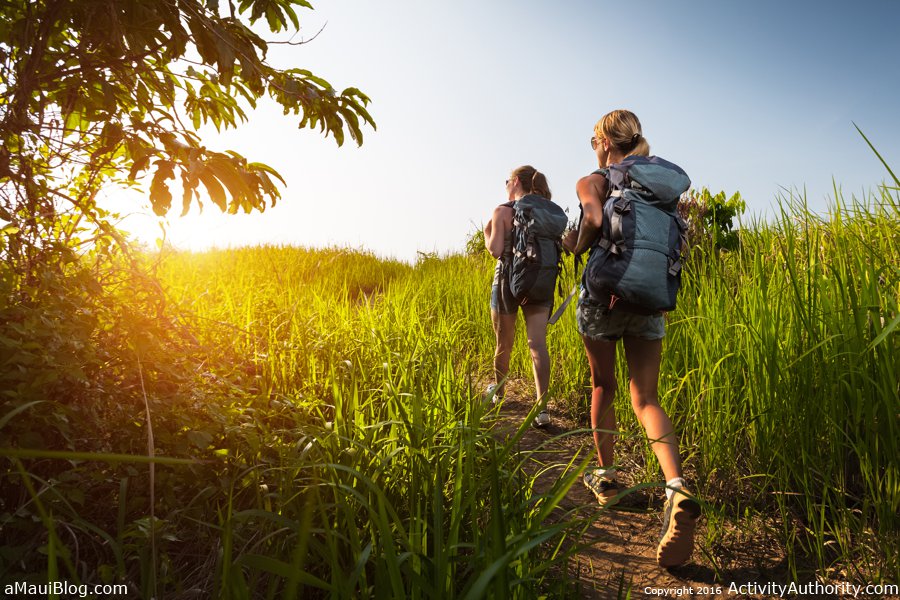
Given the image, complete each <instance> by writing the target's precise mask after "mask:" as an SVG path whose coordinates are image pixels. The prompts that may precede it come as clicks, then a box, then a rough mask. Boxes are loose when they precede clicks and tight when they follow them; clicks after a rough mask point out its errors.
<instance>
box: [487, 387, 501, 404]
mask: <svg viewBox="0 0 900 600" xmlns="http://www.w3.org/2000/svg"><path fill="white" fill-rule="evenodd" d="M499 388H500V386H499V385H497V384H496V383H492V384H491V385H489V386H487V390H486V391H485V392H484V401H485V402H487V401H488V400H490V401H491V404H497V403H498V402H500V401H501V400H503V397H502V396H500V395H498V394H497V390H498V389H499Z"/></svg>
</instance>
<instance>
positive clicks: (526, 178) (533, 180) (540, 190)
mask: <svg viewBox="0 0 900 600" xmlns="http://www.w3.org/2000/svg"><path fill="white" fill-rule="evenodd" d="M513 176H514V177H518V178H519V182H521V184H522V189H523V190H525V192H526V193H528V194H537V195H538V196H542V197H544V198H546V199H547V200H549V199H550V198H551V196H552V194H551V193H550V184H548V183H547V176H546V175H544V174H543V173H541V172H540V171H538V170H537V169H535V168H534V167H532V166H531V165H525V166H523V167H519V168H518V169H516V170H515V171H513Z"/></svg>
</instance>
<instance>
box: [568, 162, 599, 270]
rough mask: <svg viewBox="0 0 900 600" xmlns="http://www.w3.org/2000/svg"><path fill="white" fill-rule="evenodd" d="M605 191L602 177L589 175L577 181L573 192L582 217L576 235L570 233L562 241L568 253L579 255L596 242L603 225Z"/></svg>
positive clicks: (573, 232)
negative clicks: (578, 202)
mask: <svg viewBox="0 0 900 600" xmlns="http://www.w3.org/2000/svg"><path fill="white" fill-rule="evenodd" d="M607 189H608V183H607V181H606V177H603V176H602V175H596V174H591V175H588V176H587V177H582V178H581V179H579V180H578V183H577V184H576V185H575V192H576V193H577V194H578V200H579V201H580V202H581V209H582V211H583V212H584V217H583V218H582V219H581V226H580V227H579V228H578V231H577V234H576V233H575V231H572V232H570V233H569V235H567V236H566V238H565V239H564V240H563V246H564V247H565V249H566V250H568V251H569V252H574V253H575V254H581V253H582V252H585V251H586V250H587V249H589V248H590V247H591V246H592V245H593V244H594V242H595V241H596V239H597V236H598V235H599V234H600V226H601V225H602V224H603V203H604V202H605V201H606V193H607Z"/></svg>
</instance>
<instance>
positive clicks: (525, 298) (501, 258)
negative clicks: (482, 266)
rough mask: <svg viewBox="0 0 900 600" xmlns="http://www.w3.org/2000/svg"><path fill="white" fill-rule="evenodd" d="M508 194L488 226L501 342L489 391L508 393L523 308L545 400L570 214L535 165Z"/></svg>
mask: <svg viewBox="0 0 900 600" xmlns="http://www.w3.org/2000/svg"><path fill="white" fill-rule="evenodd" d="M506 194H507V197H508V199H509V202H506V203H504V204H501V205H500V206H498V207H497V208H495V209H494V213H493V215H492V216H491V220H490V221H489V222H488V223H487V225H485V227H484V245H485V246H486V247H487V249H488V252H490V253H491V256H493V257H494V258H496V259H497V267H496V269H495V270H494V283H493V286H492V288H491V321H492V322H493V325H494V334H495V335H496V338H497V346H496V350H495V352H494V383H493V384H492V385H491V386H489V387H488V391H487V396H488V398H491V399H493V400H494V401H496V400H498V399H502V398H503V394H504V381H505V379H506V376H507V374H508V373H509V358H510V354H511V353H512V348H513V340H514V336H515V333H516V316H517V315H518V312H519V307H521V308H522V314H523V315H524V317H525V329H526V333H527V335H528V349H529V351H530V352H531V363H532V366H533V367H534V386H535V392H536V402H541V400H542V399H543V398H544V395H545V394H546V393H547V388H548V386H549V383H550V356H549V355H548V353H547V321H548V319H549V318H550V312H551V310H552V309H553V293H554V289H555V287H556V278H557V276H558V274H559V260H560V250H561V247H560V238H561V236H562V233H563V230H564V229H565V227H566V223H567V218H566V214H565V212H564V211H563V209H561V208H560V207H559V206H558V205H556V204H555V203H553V202H552V201H551V200H550V197H551V194H550V187H549V186H548V184H547V178H546V177H545V176H544V174H543V173H541V172H539V171H538V170H537V169H535V168H534V167H532V166H530V165H525V166H522V167H519V168H518V169H515V170H514V171H513V172H512V173H511V174H510V176H509V179H507V180H506ZM533 424H534V426H535V427H545V426H547V425H549V424H550V415H549V413H548V412H547V411H546V410H542V411H541V412H540V413H538V415H537V417H535V420H534V423H533Z"/></svg>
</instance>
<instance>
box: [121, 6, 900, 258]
mask: <svg viewBox="0 0 900 600" xmlns="http://www.w3.org/2000/svg"><path fill="white" fill-rule="evenodd" d="M314 6H315V11H303V12H302V13H301V16H302V21H301V25H302V29H301V34H300V37H302V38H304V39H308V38H311V37H312V36H313V35H314V34H315V33H316V32H317V31H318V30H319V29H320V28H321V26H322V25H323V24H325V23H326V22H327V25H325V28H324V30H323V31H322V32H321V34H320V35H319V36H318V37H317V38H316V39H315V40H313V41H312V42H310V43H309V44H305V45H303V46H300V47H287V46H278V47H274V46H273V47H272V50H271V51H270V58H271V60H272V62H273V63H274V64H276V65H279V66H283V67H289V66H296V67H302V68H308V69H311V70H312V71H313V72H314V73H316V74H317V75H320V76H322V77H324V78H325V79H327V80H328V81H329V82H331V84H332V85H334V86H335V87H336V88H338V89H342V88H344V87H348V86H356V87H359V88H361V89H362V90H363V91H364V92H365V93H367V94H368V95H369V96H370V97H371V98H372V103H371V105H370V107H369V108H370V110H371V113H372V115H373V116H374V118H375V120H376V122H377V124H378V130H377V131H372V130H367V131H366V132H365V135H366V139H365V143H364V144H363V146H362V147H361V148H356V147H355V146H353V145H352V142H348V144H347V145H345V147H344V148H337V147H336V145H335V144H334V142H333V141H332V140H331V139H328V140H326V139H324V138H322V137H321V135H320V134H319V133H318V132H315V131H311V130H298V129H296V126H295V120H294V119H293V118H292V117H283V116H282V115H281V113H280V111H278V110H277V109H276V108H274V107H273V106H272V105H271V104H268V103H265V104H263V106H261V108H260V109H258V110H257V111H256V112H255V113H252V114H251V116H250V121H249V123H247V124H245V125H244V126H243V127H241V128H240V129H239V130H237V131H233V132H229V133H227V134H224V135H221V136H220V135H215V132H214V131H211V132H210V131H206V130H204V132H203V135H204V140H205V143H206V144H207V145H208V146H210V147H214V148H217V149H224V148H232V149H235V150H237V151H239V152H241V153H242V154H244V155H245V156H247V157H248V158H251V159H253V160H259V161H262V162H266V163H268V164H270V165H272V166H273V167H275V168H276V169H278V170H279V171H280V172H281V173H282V174H283V175H284V176H285V179H286V180H287V183H288V186H287V188H286V189H284V190H283V194H284V199H283V201H282V202H281V203H279V204H278V206H276V207H275V208H274V209H272V210H269V211H267V212H266V213H265V214H263V215H253V216H249V217H248V216H219V215H217V214H214V213H215V209H214V208H212V207H210V208H209V209H208V210H207V211H206V212H205V214H204V215H202V217H200V218H196V217H195V216H189V217H187V218H185V219H179V218H177V217H176V216H175V215H174V214H173V215H172V217H171V218H170V219H169V230H170V233H169V236H170V239H171V240H172V241H173V242H174V243H175V244H176V245H180V246H182V247H189V248H203V247H208V246H210V245H218V246H220V247H222V246H228V245H242V244H256V243H263V242H276V243H290V244H297V245H306V246H322V245H329V244H333V245H339V246H348V247H353V248H365V249H368V250H372V251H374V252H376V253H377V254H380V255H382V256H394V257H397V258H401V259H405V260H409V259H414V258H415V256H416V251H417V250H421V251H426V252H430V251H437V252H441V253H443V252H449V251H453V250H459V249H461V248H462V246H463V244H464V242H465V239H466V237H467V236H468V235H469V234H470V233H471V232H472V231H474V230H475V228H476V227H478V226H480V225H481V224H482V223H483V222H484V221H485V220H486V219H488V218H489V215H490V213H491V211H492V210H493V207H494V206H496V205H497V204H499V203H500V202H503V201H505V198H504V185H503V184H504V180H505V179H506V177H507V174H508V173H509V171H510V170H512V169H513V168H514V167H516V166H519V165H522V164H532V165H534V166H535V167H537V168H538V169H540V170H541V171H543V172H545V173H546V174H547V176H548V179H549V181H550V186H551V189H552V190H553V193H554V200H556V201H557V202H558V203H559V204H560V205H561V206H563V207H564V208H568V209H569V211H570V214H572V215H573V217H574V215H577V212H578V200H577V198H576V197H575V193H574V188H575V182H576V181H577V179H578V178H579V177H580V176H582V175H585V174H587V173H589V172H590V171H591V170H593V169H594V168H596V163H595V158H594V155H593V153H592V152H591V149H590V146H589V144H588V140H589V139H590V137H591V135H592V128H593V125H594V123H595V122H596V121H597V120H598V119H599V117H600V116H602V115H603V114H604V113H606V112H608V111H609V110H612V109H615V108H628V109H631V110H632V111H634V112H635V113H636V114H637V115H638V117H639V118H640V119H641V121H642V123H643V127H644V135H645V137H646V138H647V139H648V140H649V142H650V144H651V148H652V151H653V153H654V154H657V155H659V156H663V157H665V158H667V159H669V160H672V161H673V162H676V163H678V164H680V165H681V166H682V167H684V169H685V170H686V171H687V172H688V174H689V175H690V176H691V179H692V181H693V184H694V186H695V187H697V188H699V187H703V186H706V187H709V188H710V189H711V190H712V191H714V192H715V191H719V190H725V191H726V192H728V193H729V194H730V193H732V192H734V191H740V192H741V194H742V195H743V196H744V198H745V199H746V201H747V203H748V206H749V210H748V213H753V214H758V215H765V214H772V213H773V211H774V207H776V206H777V204H776V201H775V199H776V196H778V195H779V194H785V193H786V192H785V191H784V190H785V189H787V190H791V189H793V190H797V189H799V190H801V191H802V190H803V189H804V187H805V190H806V194H807V198H808V202H809V205H810V206H811V207H812V208H813V209H814V210H816V211H819V212H825V210H826V208H827V205H828V200H827V198H828V197H830V196H832V195H833V190H832V178H833V179H834V180H835V182H836V183H837V184H838V185H839V186H841V188H842V189H843V191H844V194H845V195H846V196H847V197H849V196H850V195H851V194H856V195H857V196H859V195H861V194H862V193H864V191H865V190H871V189H873V188H874V187H875V186H877V185H878V184H879V183H880V182H881V181H882V180H884V179H885V178H886V177H887V172H886V171H885V170H884V168H883V166H882V165H881V164H880V163H879V162H878V160H877V158H876V157H875V156H874V154H872V153H871V151H870V150H869V149H868V148H867V146H866V145H865V142H864V141H863V139H862V138H861V137H860V136H859V134H858V133H857V132H856V130H855V129H854V127H853V124H852V122H856V123H857V124H858V125H859V126H860V128H861V129H862V130H863V131H864V132H865V133H866V134H867V135H868V136H869V138H870V139H871V140H872V142H873V143H874V144H875V145H876V147H878V148H879V150H880V151H881V153H882V155H883V156H884V157H885V158H886V159H887V160H888V162H889V163H890V164H891V165H892V167H894V168H895V172H897V171H900V116H898V112H897V107H898V106H900V101H898V97H900V94H898V92H900V36H897V35H896V30H897V27H898V25H900V3H898V2H895V1H893V0H868V1H867V0H863V1H860V2H855V3H838V2H827V1H826V2H814V1H799V2H797V1H794V2H789V1H783V2H776V1H772V0H763V1H757V2H752V3H750V2H721V1H715V0H703V1H688V2H667V1H662V0H651V1H646V2H639V3H638V2H634V3H624V2H606V1H595V2H587V1H583V2H562V1H560V2H550V1H539V0H525V1H519V2H513V1H511V0H503V1H492V2H484V1H476V0H457V1H455V2H452V3H447V2H442V3H438V2H421V1H419V2H417V1H413V0H384V1H382V2H360V1H356V2H352V1H350V0H334V1H330V2H325V1H320V2H317V3H316V2H314ZM268 37H269V38H272V37H273V36H268ZM122 210H123V211H127V209H126V208H124V207H123V208H122ZM135 226H136V227H138V228H140V226H138V225H135ZM143 227H145V228H146V227H147V225H146V222H145V223H144V225H143ZM146 231H150V232H152V233H146V232H145V233H142V234H141V235H143V236H144V237H148V236H149V237H150V238H151V239H152V237H155V235H156V233H158V229H155V226H153V227H150V228H149V229H146Z"/></svg>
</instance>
